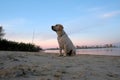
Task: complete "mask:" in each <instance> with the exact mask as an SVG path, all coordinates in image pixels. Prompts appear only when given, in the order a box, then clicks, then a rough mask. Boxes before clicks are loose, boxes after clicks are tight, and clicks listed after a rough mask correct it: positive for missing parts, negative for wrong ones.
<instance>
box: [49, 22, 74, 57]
mask: <svg viewBox="0 0 120 80" xmlns="http://www.w3.org/2000/svg"><path fill="white" fill-rule="evenodd" d="M51 28H52V30H53V31H55V32H56V33H57V35H58V37H57V40H58V44H59V48H60V56H72V55H76V50H75V47H74V45H73V43H72V41H71V40H70V38H69V37H68V36H67V34H66V33H65V31H64V30H63V25H61V24H56V25H54V26H51ZM62 50H63V51H64V53H62Z"/></svg>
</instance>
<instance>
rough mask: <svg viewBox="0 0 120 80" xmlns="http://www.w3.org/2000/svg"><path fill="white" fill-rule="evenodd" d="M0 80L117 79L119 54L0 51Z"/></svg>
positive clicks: (119, 68) (119, 76) (118, 75)
mask: <svg viewBox="0 0 120 80" xmlns="http://www.w3.org/2000/svg"><path fill="white" fill-rule="evenodd" d="M0 80H120V56H102V55H85V54H83V55H82V54H81V55H76V56H71V57H58V54H50V53H45V52H14V51H0Z"/></svg>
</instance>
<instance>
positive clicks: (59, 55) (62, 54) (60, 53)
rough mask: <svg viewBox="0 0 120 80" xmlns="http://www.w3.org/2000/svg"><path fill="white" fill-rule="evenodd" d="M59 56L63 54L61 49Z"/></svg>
mask: <svg viewBox="0 0 120 80" xmlns="http://www.w3.org/2000/svg"><path fill="white" fill-rule="evenodd" d="M59 56H63V54H62V49H61V48H60V55H59Z"/></svg>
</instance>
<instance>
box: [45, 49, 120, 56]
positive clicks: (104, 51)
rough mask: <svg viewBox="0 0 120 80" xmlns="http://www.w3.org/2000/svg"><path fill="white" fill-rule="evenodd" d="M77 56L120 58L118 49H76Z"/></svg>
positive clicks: (53, 51) (57, 51) (55, 51)
mask: <svg viewBox="0 0 120 80" xmlns="http://www.w3.org/2000/svg"><path fill="white" fill-rule="evenodd" d="M45 52H47V53H59V50H45ZM76 53H77V54H92V55H113V56H120V48H99V49H76Z"/></svg>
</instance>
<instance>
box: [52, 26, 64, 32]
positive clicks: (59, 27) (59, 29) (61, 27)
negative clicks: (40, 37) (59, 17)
mask: <svg viewBox="0 0 120 80" xmlns="http://www.w3.org/2000/svg"><path fill="white" fill-rule="evenodd" d="M51 28H52V30H53V31H55V32H57V31H62V30H63V25H61V24H56V25H54V26H52V27H51Z"/></svg>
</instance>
